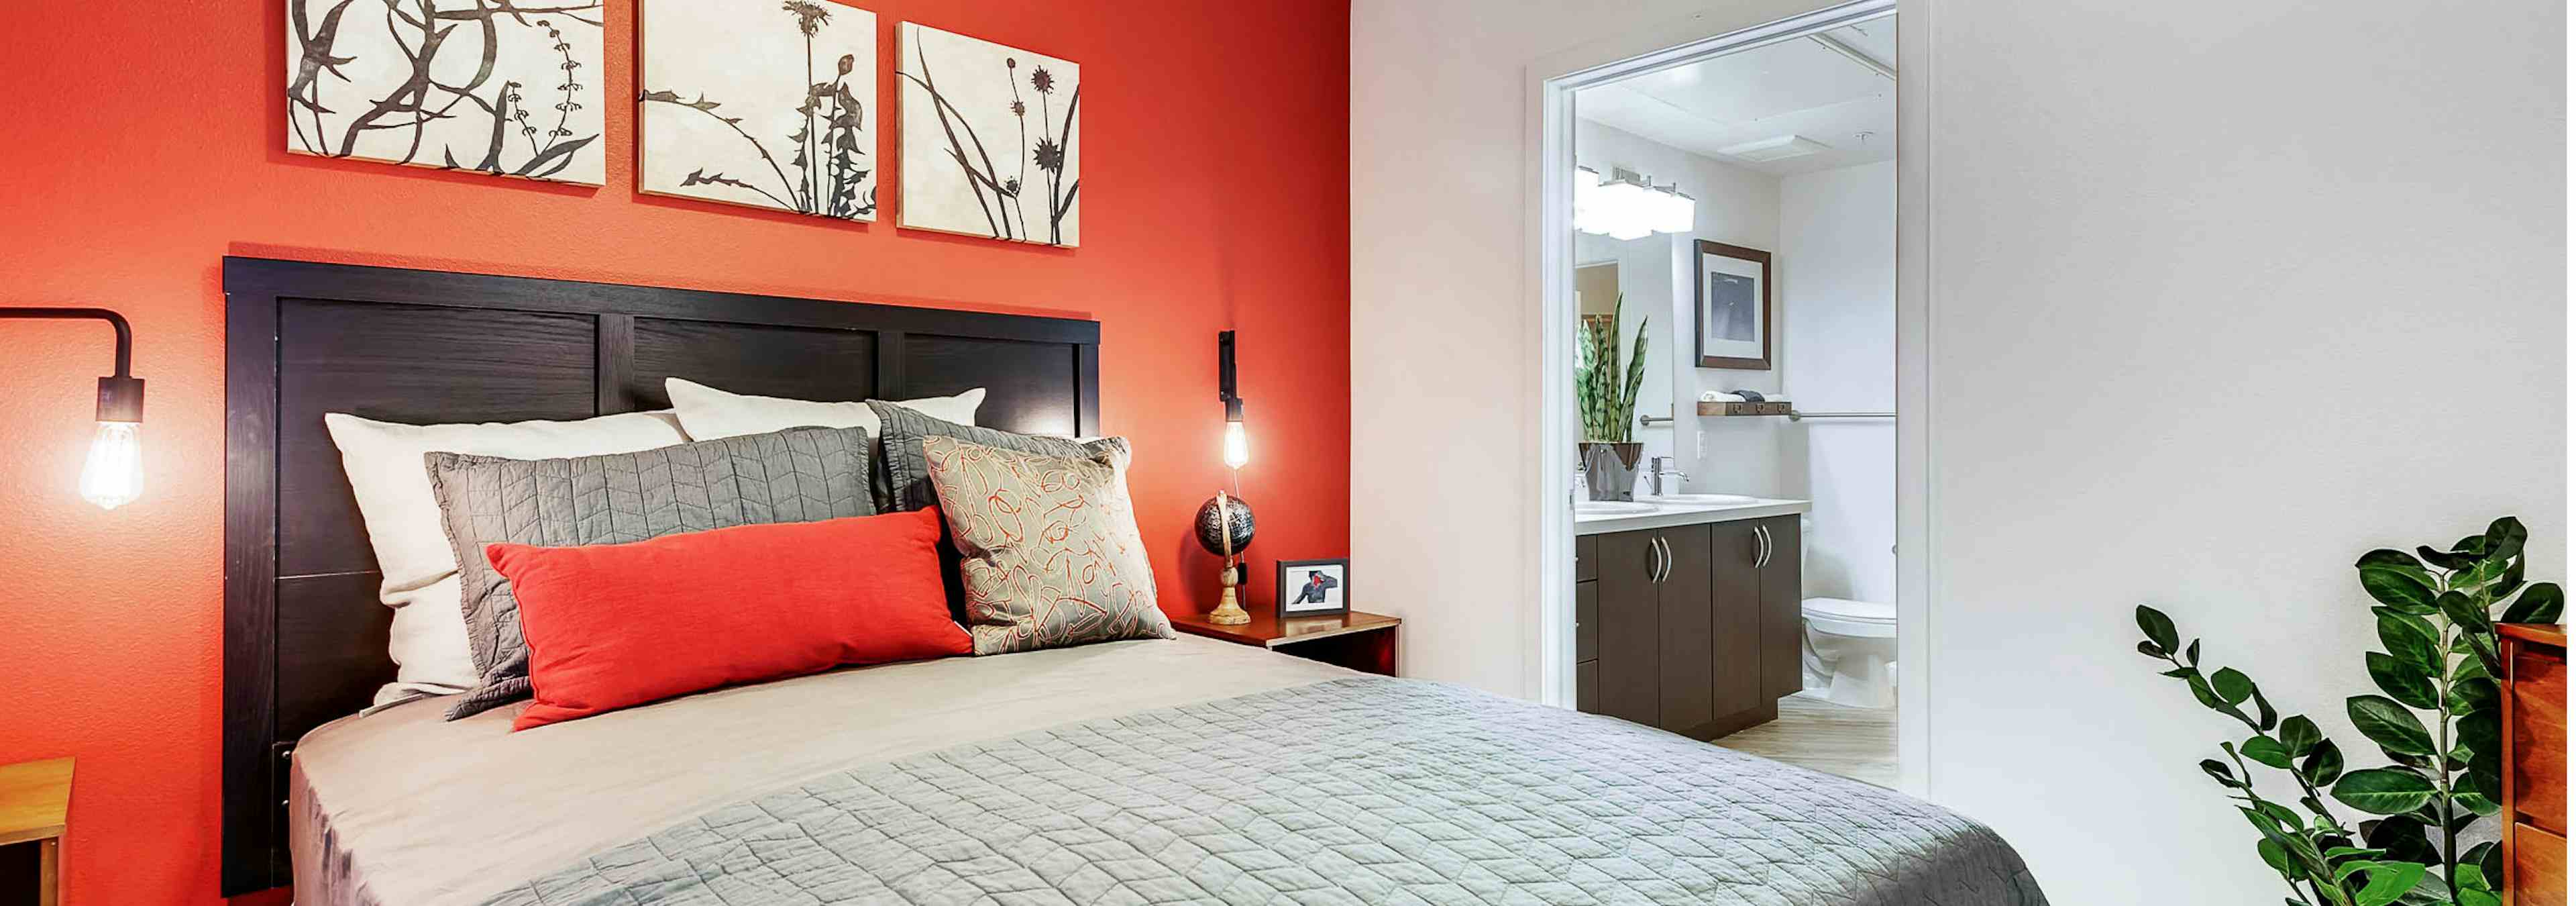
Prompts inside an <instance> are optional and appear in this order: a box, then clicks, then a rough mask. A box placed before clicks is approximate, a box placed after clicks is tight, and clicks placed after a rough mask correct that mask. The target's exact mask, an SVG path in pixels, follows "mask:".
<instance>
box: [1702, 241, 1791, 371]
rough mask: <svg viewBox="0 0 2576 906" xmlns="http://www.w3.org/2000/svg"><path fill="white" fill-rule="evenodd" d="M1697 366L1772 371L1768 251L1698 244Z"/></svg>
mask: <svg viewBox="0 0 2576 906" xmlns="http://www.w3.org/2000/svg"><path fill="white" fill-rule="evenodd" d="M1693 257H1694V258H1695V259H1696V261H1695V263H1694V265H1693V267H1692V271H1693V273H1695V274H1696V275H1697V277H1698V279H1697V280H1696V281H1695V282H1696V283H1697V284H1698V295H1699V305H1698V306H1697V312H1698V317H1697V318H1696V320H1697V322H1698V327H1697V329H1696V330H1695V331H1694V333H1697V334H1698V335H1699V367H1702V368H1742V369H1749V370H1755V371H1769V370H1771V253H1770V252H1766V251H1762V250H1760V249H1749V248H1745V247H1743V246H1740V245H1727V244H1726V243H1723V242H1710V241H1708V240H1706V239H1702V240H1699V246H1698V249H1697V251H1696V254H1695V255H1694V256H1693Z"/></svg>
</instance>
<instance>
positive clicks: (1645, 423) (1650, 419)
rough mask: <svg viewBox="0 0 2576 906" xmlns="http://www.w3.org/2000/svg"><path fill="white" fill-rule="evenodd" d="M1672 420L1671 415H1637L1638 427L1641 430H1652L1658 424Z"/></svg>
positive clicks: (1641, 413)
mask: <svg viewBox="0 0 2576 906" xmlns="http://www.w3.org/2000/svg"><path fill="white" fill-rule="evenodd" d="M1672 420H1673V417H1672V416H1669V415H1647V414H1645V413H1643V412H1640V413H1637V427H1640V428H1652V427H1654V426H1655V423H1657V422H1668V421H1672Z"/></svg>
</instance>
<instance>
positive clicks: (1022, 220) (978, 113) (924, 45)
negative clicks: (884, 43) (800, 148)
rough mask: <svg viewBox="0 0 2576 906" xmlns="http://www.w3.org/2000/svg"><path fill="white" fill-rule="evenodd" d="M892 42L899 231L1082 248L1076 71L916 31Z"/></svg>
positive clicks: (901, 31) (1061, 63) (907, 28)
mask: <svg viewBox="0 0 2576 906" xmlns="http://www.w3.org/2000/svg"><path fill="white" fill-rule="evenodd" d="M895 43H896V44H897V45H898V46H897V49H896V57H895V58H896V61H897V63H896V67H895V74H896V76H897V78H899V79H901V84H900V85H898V86H897V92H896V96H897V97H898V98H900V107H901V113H902V116H903V126H902V128H901V130H899V131H900V135H901V139H902V150H903V154H902V161H903V179H902V180H901V187H902V193H903V206H902V222H903V225H904V226H906V227H914V228H919V229H927V230H939V231H943V232H949V233H964V234H967V235H970V236H986V237H991V238H994V239H1005V240H1010V241H1014V242H1034V243H1038V244H1042V245H1059V246H1075V245H1080V244H1081V242H1082V208H1081V205H1080V202H1081V200H1082V152H1081V150H1080V149H1081V134H1080V133H1081V130H1080V125H1081V122H1082V81H1081V72H1082V70H1081V68H1080V67H1078V66H1075V65H1074V64H1073V63H1072V62H1070V61H1066V60H1059V59H1056V58H1054V57H1049V56H1044V55H1040V54H1034V53H1030V52H1028V51H1025V50H1020V49H1017V48H1012V47H1006V46H1003V45H1000V44H995V43H993V42H990V41H984V40H979V39H976V38H969V37H966V36H964V35H959V34H953V33H950V32H945V31H940V30H939V29H936V28H931V27H929V26H925V25H917V24H914V23H911V22H905V23H903V24H902V25H901V26H900V27H898V28H897V29H896V30H895Z"/></svg>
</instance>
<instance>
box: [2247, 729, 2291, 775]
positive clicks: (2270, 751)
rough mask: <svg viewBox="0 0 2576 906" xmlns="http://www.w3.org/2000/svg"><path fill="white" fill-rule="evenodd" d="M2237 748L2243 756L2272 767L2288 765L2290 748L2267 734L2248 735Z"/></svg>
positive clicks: (2286, 766)
mask: <svg viewBox="0 0 2576 906" xmlns="http://www.w3.org/2000/svg"><path fill="white" fill-rule="evenodd" d="M2238 750H2239V751H2242V752H2244V753H2245V757H2247V758H2251V759H2254V760H2255V761H2258V762H2261V763H2263V764H2267V765H2271V766H2272V767H2276V768H2283V769H2287V768H2289V766H2290V750H2289V749H2288V748H2287V747H2284V746H2282V745H2281V741H2280V740H2277V739H2273V738H2271V737H2269V736H2255V737H2249V738H2247V739H2246V740H2245V744H2244V745H2243V746H2241V747H2239V749H2238Z"/></svg>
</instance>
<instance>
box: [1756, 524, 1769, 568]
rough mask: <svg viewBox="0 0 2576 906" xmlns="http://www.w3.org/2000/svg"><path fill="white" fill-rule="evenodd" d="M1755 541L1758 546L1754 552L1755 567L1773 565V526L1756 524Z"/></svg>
mask: <svg viewBox="0 0 2576 906" xmlns="http://www.w3.org/2000/svg"><path fill="white" fill-rule="evenodd" d="M1753 542H1754V544H1755V545H1756V547H1757V549H1756V550H1755V552H1754V554H1753V568H1754V569H1761V568H1762V567H1765V566H1769V565H1771V527H1770V526H1767V525H1757V526H1754V527H1753Z"/></svg>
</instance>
